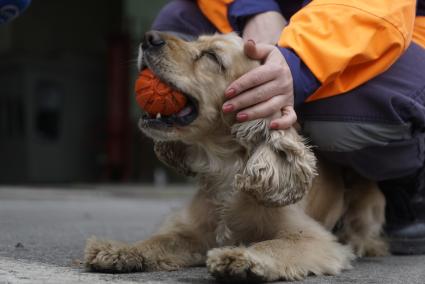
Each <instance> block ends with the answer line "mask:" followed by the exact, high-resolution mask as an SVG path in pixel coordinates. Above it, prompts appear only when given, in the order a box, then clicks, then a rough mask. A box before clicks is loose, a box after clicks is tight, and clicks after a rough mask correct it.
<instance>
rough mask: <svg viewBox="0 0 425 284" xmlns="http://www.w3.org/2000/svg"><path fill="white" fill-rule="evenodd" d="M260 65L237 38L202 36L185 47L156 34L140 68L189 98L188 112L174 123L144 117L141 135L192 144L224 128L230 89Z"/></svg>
mask: <svg viewBox="0 0 425 284" xmlns="http://www.w3.org/2000/svg"><path fill="white" fill-rule="evenodd" d="M257 65H258V62H256V61H253V60H250V59H248V58H247V57H246V56H245V54H244V52H243V41H242V39H241V38H240V37H238V36H236V35H234V34H228V35H218V34H217V35H212V36H201V37H199V38H198V39H197V40H194V41H184V40H182V39H180V38H177V37H175V36H173V35H170V34H166V33H161V32H156V31H151V32H148V33H146V35H145V39H144V40H143V43H142V45H141V48H140V54H139V58H138V67H139V69H140V70H141V69H143V68H145V67H147V68H149V69H151V70H152V71H153V72H154V73H155V75H156V76H157V77H159V78H160V79H161V80H162V81H163V82H165V83H166V84H168V85H169V86H170V87H172V88H173V89H176V90H178V91H180V92H181V93H183V94H184V95H185V96H186V97H187V98H188V104H187V106H186V108H185V109H183V110H182V111H181V112H179V113H178V114H176V115H172V116H169V117H164V116H162V117H159V116H155V117H150V116H149V115H144V116H143V117H142V118H141V120H140V123H139V125H140V128H141V130H142V131H143V132H144V133H145V134H146V135H148V136H150V137H151V138H153V139H154V140H163V141H170V140H183V141H191V140H193V139H197V138H198V137H202V136H205V135H207V134H208V133H210V132H211V131H212V130H213V129H214V128H217V127H223V125H224V124H223V123H224V119H225V118H224V117H223V115H222V112H221V107H222V104H223V103H224V100H225V98H224V91H225V89H226V88H227V86H228V85H229V84H230V83H231V82H232V81H234V80H235V79H237V78H238V77H240V76H241V75H243V74H244V73H246V72H247V71H249V70H251V69H252V68H254V67H255V66H257Z"/></svg>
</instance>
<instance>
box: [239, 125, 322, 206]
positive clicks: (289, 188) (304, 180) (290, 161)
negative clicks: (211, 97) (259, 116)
mask: <svg viewBox="0 0 425 284" xmlns="http://www.w3.org/2000/svg"><path fill="white" fill-rule="evenodd" d="M232 132H233V134H234V136H235V137H236V139H237V140H238V141H239V143H240V144H242V145H244V146H245V147H246V148H247V149H248V151H249V153H250V157H249V159H248V161H247V163H246V166H245V168H244V169H243V170H242V172H241V173H240V174H238V175H237V176H236V178H235V188H236V189H238V190H240V191H242V192H245V193H248V194H250V195H252V196H254V197H255V198H256V199H257V200H258V202H260V203H261V204H263V205H265V206H270V207H271V206H284V205H288V204H293V203H295V202H297V201H299V200H300V199H301V198H302V197H303V196H304V195H305V193H306V192H307V190H308V189H309V188H310V187H311V184H312V181H313V178H314V177H315V175H316V158H315V156H314V154H313V152H312V151H311V149H310V148H309V147H307V146H306V145H305V143H304V141H303V139H302V138H301V136H299V135H298V133H297V131H296V130H295V129H294V128H291V129H288V130H285V131H281V130H272V131H270V130H269V129H268V128H267V123H266V121H265V120H257V121H254V122H250V123H242V124H237V125H235V126H233V128H232Z"/></svg>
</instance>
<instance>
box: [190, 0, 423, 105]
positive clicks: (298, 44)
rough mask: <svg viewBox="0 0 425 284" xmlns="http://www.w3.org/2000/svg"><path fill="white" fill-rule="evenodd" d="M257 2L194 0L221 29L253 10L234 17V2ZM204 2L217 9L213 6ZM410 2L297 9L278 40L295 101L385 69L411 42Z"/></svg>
mask: <svg viewBox="0 0 425 284" xmlns="http://www.w3.org/2000/svg"><path fill="white" fill-rule="evenodd" d="M266 2H267V3H269V4H270V3H272V2H273V3H275V4H276V3H277V2H276V1H273V0H266V1H264V3H266ZM213 3H214V4H213ZM260 3H263V1H253V0H236V1H231V0H212V1H211V0H198V4H199V5H200V7H201V10H202V11H203V12H204V13H205V15H206V16H207V17H208V18H209V19H210V20H211V21H212V22H213V23H214V24H215V25H216V26H217V28H219V29H220V30H221V31H222V32H230V31H232V28H233V29H235V28H236V29H241V28H243V27H241V26H240V25H243V24H244V23H246V21H243V20H235V19H237V18H238V17H240V18H241V19H247V17H248V16H253V15H254V14H255V13H254V14H252V13H251V14H249V15H247V16H245V15H242V13H241V10H237V11H238V13H239V16H238V17H235V13H236V12H235V11H234V10H235V8H234V7H237V6H239V7H242V6H244V5H247V6H250V7H251V9H253V7H254V5H257V6H256V7H259V6H258V5H262V4H260ZM208 6H215V7H220V9H215V10H214V12H212V11H213V10H208V9H206V8H205V7H208ZM415 6H416V1H415V0H367V1H366V0H363V1H360V0H315V1H312V2H311V3H310V4H309V5H307V6H306V7H304V8H302V9H301V10H299V11H298V12H297V13H296V14H295V15H293V17H292V18H291V21H290V23H289V25H288V26H287V27H286V28H285V29H284V30H283V32H282V35H281V37H280V40H279V43H278V45H279V47H281V51H282V53H283V55H284V56H285V59H286V61H287V62H288V64H289V66H290V68H291V73H292V76H293V81H294V90H295V97H296V98H295V100H296V102H298V103H300V102H302V101H303V100H305V99H307V100H314V99H319V98H323V97H327V96H332V95H337V94H341V93H344V92H347V91H349V90H351V89H353V88H355V87H357V86H359V85H360V84H362V83H364V82H366V81H368V80H369V79H371V78H373V77H375V76H376V75H378V74H380V73H381V72H383V71H385V70H386V69H387V68H388V67H389V66H391V64H392V63H394V61H395V60H397V58H398V57H399V56H400V55H401V54H402V53H403V52H404V50H405V49H406V48H407V46H408V45H409V43H410V40H411V36H412V30H413V22H414V17H415ZM202 7H204V8H202ZM263 7H266V5H265V4H264V6H263ZM269 7H273V5H270V6H269ZM274 7H276V6H274ZM232 9H233V10H232ZM232 11H233V12H232ZM258 12H259V13H261V12H265V10H262V11H261V9H259V10H258ZM232 24H233V26H234V27H232ZM235 25H236V26H235ZM221 27H225V28H224V29H221ZM306 86H307V87H306Z"/></svg>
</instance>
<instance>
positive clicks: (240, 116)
mask: <svg viewBox="0 0 425 284" xmlns="http://www.w3.org/2000/svg"><path fill="white" fill-rule="evenodd" d="M236 119H237V120H238V121H240V122H244V121H247V120H248V115H247V114H246V113H238V115H237V116H236Z"/></svg>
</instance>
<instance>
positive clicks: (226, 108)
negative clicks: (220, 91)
mask: <svg viewBox="0 0 425 284" xmlns="http://www.w3.org/2000/svg"><path fill="white" fill-rule="evenodd" d="M234 110H235V107H234V106H233V105H231V104H224V105H223V111H224V112H232V111H234Z"/></svg>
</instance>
